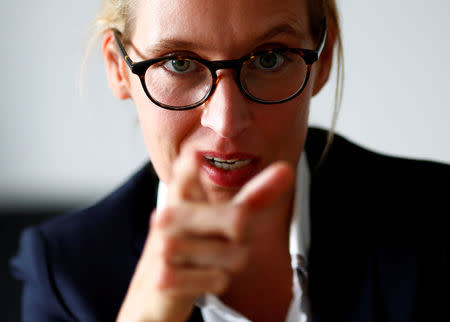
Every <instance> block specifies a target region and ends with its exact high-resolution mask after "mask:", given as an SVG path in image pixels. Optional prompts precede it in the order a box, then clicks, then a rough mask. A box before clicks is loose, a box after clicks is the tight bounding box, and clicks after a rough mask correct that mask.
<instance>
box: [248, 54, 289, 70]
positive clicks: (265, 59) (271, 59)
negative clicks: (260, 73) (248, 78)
mask: <svg viewBox="0 0 450 322" xmlns="http://www.w3.org/2000/svg"><path fill="white" fill-rule="evenodd" d="M283 63H284V57H283V56H282V55H280V54H279V53H275V52H266V53H263V54H260V55H258V56H256V57H255V61H254V64H255V67H256V68H260V69H266V70H274V69H277V68H278V67H280V66H281V65H283Z"/></svg>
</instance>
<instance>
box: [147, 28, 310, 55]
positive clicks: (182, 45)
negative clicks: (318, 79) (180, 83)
mask: <svg viewBox="0 0 450 322" xmlns="http://www.w3.org/2000/svg"><path fill="white" fill-rule="evenodd" d="M282 34H286V35H291V36H293V37H295V38H297V39H299V40H304V39H305V38H306V36H305V33H303V32H301V31H300V30H298V29H297V28H295V27H293V26H292V25H291V24H289V23H282V24H279V25H276V26H274V27H272V28H270V29H269V30H267V31H266V32H265V33H263V34H262V35H260V36H258V37H256V38H255V39H254V40H253V41H252V42H253V43H254V44H255V46H258V45H260V44H262V43H264V42H265V41H267V40H270V39H272V38H275V37H276V36H278V35H282ZM180 49H182V50H192V51H194V52H195V51H202V50H207V49H209V47H208V46H207V45H201V44H198V43H195V42H192V41H188V40H181V39H175V38H163V39H160V40H158V42H156V43H155V44H152V45H151V46H149V47H147V48H145V50H144V51H143V53H144V54H145V55H147V57H152V56H154V55H157V54H159V53H162V52H167V51H171V50H180Z"/></svg>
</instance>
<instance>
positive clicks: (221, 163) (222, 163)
mask: <svg viewBox="0 0 450 322" xmlns="http://www.w3.org/2000/svg"><path fill="white" fill-rule="evenodd" d="M205 158H206V159H207V160H208V161H209V162H210V163H211V164H212V165H214V166H215V167H217V168H219V169H224V170H236V169H240V168H243V167H245V166H247V165H249V164H250V162H251V161H252V160H251V159H247V160H239V159H228V160H225V159H220V158H213V157H207V156H205Z"/></svg>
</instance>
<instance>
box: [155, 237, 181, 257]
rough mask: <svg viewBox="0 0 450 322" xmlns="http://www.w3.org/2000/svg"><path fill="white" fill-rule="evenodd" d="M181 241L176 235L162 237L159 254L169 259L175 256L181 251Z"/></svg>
mask: <svg viewBox="0 0 450 322" xmlns="http://www.w3.org/2000/svg"><path fill="white" fill-rule="evenodd" d="M180 246H181V243H180V241H179V240H178V238H176V237H174V236H163V237H161V241H160V247H159V254H160V255H161V256H162V257H163V258H164V259H169V258H171V257H173V256H175V255H176V254H177V253H178V252H179V251H180Z"/></svg>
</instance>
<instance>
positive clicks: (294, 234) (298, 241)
mask: <svg viewBox="0 0 450 322" xmlns="http://www.w3.org/2000/svg"><path fill="white" fill-rule="evenodd" d="M310 180H311V179H310V173H309V168H308V163H307V160H306V153H305V151H303V152H302V154H301V157H300V161H299V163H298V165H297V179H296V189H295V199H294V207H293V214H292V221H291V227H290V235H289V252H290V254H291V263H292V267H293V268H294V269H293V284H292V285H293V297H292V300H291V304H290V306H289V310H288V313H287V316H286V320H285V322H307V321H308V316H307V312H303V311H302V310H301V299H302V289H301V286H300V283H299V280H298V276H297V274H296V272H295V267H297V266H298V263H297V260H296V258H297V256H296V255H302V256H304V257H305V258H306V256H307V253H308V250H309V244H310V239H311V237H310V220H309V211H310V209H309V187H310ZM166 198H167V187H166V186H165V185H164V184H163V183H162V182H161V181H160V183H159V186H158V199H157V207H162V206H163V205H165V203H166ZM196 305H197V306H198V307H200V309H201V312H202V315H203V320H204V321H205V322H249V321H250V320H249V319H247V318H246V317H245V316H243V315H242V314H240V313H239V312H237V311H235V310H233V309H232V308H231V307H229V306H227V305H226V304H224V303H223V302H222V301H221V300H220V299H219V298H218V297H217V296H215V295H212V294H206V295H205V296H204V297H202V298H199V299H197V302H196Z"/></svg>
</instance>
